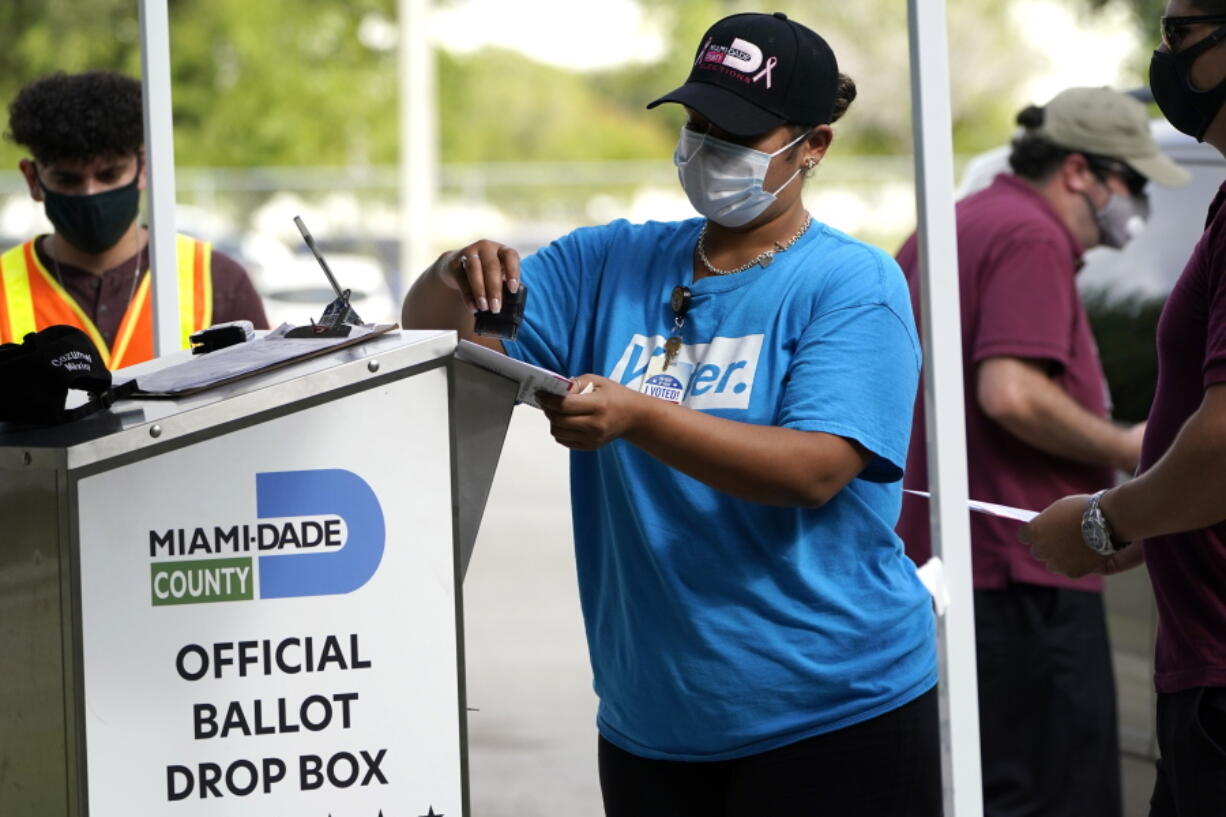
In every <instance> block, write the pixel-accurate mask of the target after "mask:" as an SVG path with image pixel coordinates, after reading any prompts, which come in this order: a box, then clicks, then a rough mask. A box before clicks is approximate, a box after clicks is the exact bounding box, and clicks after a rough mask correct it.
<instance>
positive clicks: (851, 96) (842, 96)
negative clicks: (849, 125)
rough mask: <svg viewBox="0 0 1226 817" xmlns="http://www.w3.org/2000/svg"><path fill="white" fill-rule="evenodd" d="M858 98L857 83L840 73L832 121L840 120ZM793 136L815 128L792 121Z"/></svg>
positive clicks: (790, 127) (790, 126) (832, 122)
mask: <svg viewBox="0 0 1226 817" xmlns="http://www.w3.org/2000/svg"><path fill="white" fill-rule="evenodd" d="M855 99H856V83H855V82H854V81H853V80H852V78H851V77H849V76H847V75H846V74H839V87H838V89H837V90H835V93H834V110H833V112H832V113H831V116H830V123H831V124H834V123H835V122H838V121H839V118H840V117H841V116H842V115H843V114H845V113H847V109H848V108H849V107H851V103H852V102H854V101H855ZM788 128H789V130H790V131H791V133H792V135H793V136H800V135H801V134H802V133H804V132H805V131H810V130H813V125H811V124H804V123H801V122H792V123H790V124H789V125H788Z"/></svg>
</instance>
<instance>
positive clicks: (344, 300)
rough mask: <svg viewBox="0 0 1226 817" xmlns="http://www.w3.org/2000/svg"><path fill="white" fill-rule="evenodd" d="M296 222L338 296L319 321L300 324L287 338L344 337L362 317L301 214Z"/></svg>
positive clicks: (359, 323)
mask: <svg viewBox="0 0 1226 817" xmlns="http://www.w3.org/2000/svg"><path fill="white" fill-rule="evenodd" d="M294 224H296V225H298V232H300V233H302V238H303V240H305V241H306V245H307V247H308V248H310V250H311V254H312V255H314V256H315V260H316V261H318V262H319V266H320V267H321V268H322V269H323V271H324V275H325V276H327V278H328V283H329V284H331V285H332V291H333V292H335V293H336V298H335V299H333V301H332V302H331V303H330V304H328V305H327V306H326V307H324V312H323V315H321V316H320V318H319V321H318V322H316V321H312V322H311V325H310V326H299V327H295V328H294V329H291V330H290V331H289V332H287V333H286V334H285V336H286V337H287V338H344V337H348V336H349V331H350V327H352V326H360V325H361V324H362V319H361V318H359V317H358V313H357V312H354V311H353V307H352V306H350V304H349V295H350V291H349V290H347V289H346V290H342V289H341V287H340V284H338V283H337V282H336V276H334V275H333V274H332V270H331V269H330V268H329V267H328V262H327V261H325V260H324V257H323V255H322V254H320V252H319V249H318V248H317V247H316V246H315V238H314V237H313V236H312V235H311V231H310V230H308V229H307V226H306V224H305V223H303V221H302V217H301V216H294Z"/></svg>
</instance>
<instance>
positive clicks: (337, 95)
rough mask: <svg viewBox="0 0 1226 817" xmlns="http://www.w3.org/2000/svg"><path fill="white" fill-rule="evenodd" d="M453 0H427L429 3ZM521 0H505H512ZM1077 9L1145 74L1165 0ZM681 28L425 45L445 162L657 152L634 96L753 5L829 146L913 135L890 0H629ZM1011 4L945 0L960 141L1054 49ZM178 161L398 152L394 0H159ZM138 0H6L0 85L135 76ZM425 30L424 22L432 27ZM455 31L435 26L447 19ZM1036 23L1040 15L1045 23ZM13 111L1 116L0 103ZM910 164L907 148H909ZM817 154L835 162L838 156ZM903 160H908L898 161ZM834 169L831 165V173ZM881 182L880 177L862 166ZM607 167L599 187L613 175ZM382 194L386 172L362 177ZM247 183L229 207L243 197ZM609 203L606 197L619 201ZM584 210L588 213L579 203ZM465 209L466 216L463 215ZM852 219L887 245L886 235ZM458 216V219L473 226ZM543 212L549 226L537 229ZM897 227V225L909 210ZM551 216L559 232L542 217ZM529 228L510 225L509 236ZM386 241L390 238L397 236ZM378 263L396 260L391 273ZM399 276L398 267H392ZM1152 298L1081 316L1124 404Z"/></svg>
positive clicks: (902, 30) (1132, 402)
mask: <svg viewBox="0 0 1226 817" xmlns="http://www.w3.org/2000/svg"><path fill="white" fill-rule="evenodd" d="M461 2H463V0H436V2H435V5H436V6H438V7H443V8H445V7H448V6H454V5H455V4H457V3H461ZM508 2H514V0H508ZM1063 2H1064V3H1065V4H1066V7H1067V8H1070V9H1076V11H1077V12H1078V13H1079V14H1081V15H1084V16H1085V17H1087V18H1089V17H1093V16H1094V15H1099V14H1105V13H1118V12H1120V11H1121V10H1123V11H1124V12H1125V13H1126V14H1127V15H1128V17H1129V19H1130V20H1131V21H1132V24H1133V25H1134V26H1135V30H1136V32H1137V34H1138V36H1139V43H1140V44H1141V47H1139V48H1138V49H1137V53H1136V54H1134V55H1132V56H1131V58H1130V59H1131V62H1132V64H1133V66H1134V67H1133V73H1134V74H1135V76H1136V77H1137V81H1138V84H1140V83H1143V82H1144V76H1145V69H1146V66H1147V64H1148V60H1149V48H1150V47H1151V45H1152V44H1154V43H1155V41H1156V39H1157V21H1158V17H1159V16H1160V14H1161V12H1162V9H1163V6H1164V2H1163V0H1063ZM639 3H640V6H641V7H642V8H643V9H644V11H645V14H646V15H647V17H648V19H649V20H650V21H651V22H653V23H655V24H656V25H657V26H658V27H659V29H660V30H661V31H662V32H664V41H665V42H667V43H672V44H674V45H673V46H672V47H669V48H665V49H664V53H663V55H662V56H661V57H660V58H659V59H656V60H654V61H651V62H642V61H634V58H635V57H638V56H641V55H637V54H635V53H634V51H633V49H634V48H635V47H636V44H635V42H633V41H631V42H615V43H610V45H609V47H610V48H621V49H627V57H628V61H627V62H626V64H625V65H624V66H622V67H620V68H618V69H616V70H600V71H586V72H583V71H574V70H567V69H563V68H558V67H554V66H553V65H549V64H546V63H544V62H538V61H534V60H532V59H531V58H529V57H527V56H525V55H524V54H523V53H521V52H517V51H512V50H510V49H503V48H497V47H491V48H481V49H478V50H475V51H473V52H471V53H463V54H462V53H453V52H451V51H448V50H446V49H443V48H440V49H438V50H437V52H436V53H437V75H438V89H439V90H438V101H439V129H440V133H439V145H440V159H441V161H442V162H443V164H444V165H450V166H454V167H462V166H464V165H476V164H479V163H497V162H520V163H532V162H554V163H558V162H568V161H570V162H584V161H608V160H625V159H640V160H652V161H657V162H661V163H662V165H663V164H664V163H666V162H667V158H668V157H669V156H671V153H672V149H673V145H674V144H675V140H676V132H677V128H678V127H679V126H680V122H681V119H682V110H681V109H680V108H679V106H672V105H669V106H663V107H662V108H661V109H659V110H657V111H654V112H650V113H648V112H647V111H645V110H644V108H643V106H644V105H645V104H646V103H647V102H648V101H650V100H651V99H654V98H655V97H656V96H659V95H660V94H661V93H664V92H666V91H668V90H670V89H672V88H673V87H675V86H676V85H678V84H680V82H681V81H683V79H684V77H685V76H686V74H687V73H688V71H689V68H690V65H691V62H692V60H693V54H694V49H695V48H696V46H697V45H698V41H699V38H700V37H701V34H702V32H703V31H704V30H705V29H706V27H707V26H709V25H710V23H711V22H713V21H714V20H716V19H718V18H720V17H722V16H724V15H726V14H730V13H735V12H738V11H745V10H747V9H755V10H764V11H775V10H779V11H784V12H786V13H788V14H789V16H792V17H793V18H795V19H797V20H800V21H802V22H805V23H806V24H808V25H810V26H811V27H812V28H814V29H816V30H818V31H819V32H821V33H822V34H823V36H825V37H826V39H827V40H828V41H829V42H830V44H831V46H832V48H833V49H834V51H835V53H836V54H837V55H838V58H839V63H840V68H841V70H842V71H843V72H844V73H847V74H849V75H850V76H851V77H852V78H853V79H854V80H855V81H856V84H857V86H858V89H859V98H858V99H857V101H856V103H855V104H854V105H853V106H852V109H851V112H850V113H849V115H848V116H847V118H846V119H845V120H843V121H842V122H840V123H839V125H838V126H837V130H838V131H839V140H838V143H837V147H838V150H839V152H840V153H843V154H847V155H859V156H865V157H882V158H883V159H885V158H887V157H891V156H907V155H909V154H910V153H911V151H912V144H911V122H910V116H911V111H910V105H909V99H910V88H909V75H910V66H909V50H908V35H907V25H906V4H905V3H904V2H903V0H855V2H823V3H818V4H815V3H813V2H812V0H776V2H773V3H770V4H754V3H746V2H743V1H741V0H639ZM573 7H574V13H573V15H570V16H568V17H566V18H565V19H553V20H549V21H548V22H547V24H548V25H550V26H553V27H554V28H555V29H556V30H557V31H558V33H559V36H565V32H566V31H567V30H568V28H569V27H573V26H582V25H584V24H585V20H584V3H582V2H576V3H574V4H573ZM1010 7H1011V4H1010V3H1007V2H1001V0H947V9H948V20H949V41H950V43H951V45H952V48H951V54H950V68H951V77H952V89H951V91H952V105H953V108H952V112H953V118H954V143H955V150H956V152H957V153H959V154H960V155H970V154H975V153H979V152H981V151H984V150H987V149H989V148H992V147H995V146H997V145H1000V144H1002V143H1003V142H1004V141H1005V139H1006V138H1007V135H1008V134H1009V133H1010V132H1011V131H1012V128H1013V122H1012V118H1013V116H1014V115H1015V113H1016V111H1017V109H1018V108H1019V107H1020V106H1021V105H1024V104H1025V103H1026V102H1042V101H1043V100H1025V99H1022V98H1021V95H1022V94H1023V93H1024V91H1023V90H1022V89H1023V88H1024V87H1025V84H1026V80H1027V79H1028V74H1029V73H1030V71H1029V70H1027V69H1028V68H1029V69H1031V70H1037V69H1038V68H1039V67H1041V66H1042V64H1043V60H1044V59H1050V58H1047V57H1044V56H1043V55H1040V54H1037V53H1035V52H1034V46H1033V45H1031V44H1029V43H1032V42H1033V38H1032V37H1027V36H1024V35H1027V34H1033V33H1034V32H1027V31H1022V30H1019V28H1020V27H1019V26H1018V24H1017V23H1016V21H1015V20H1014V19H1013V18H1012V17H1011V16H1010ZM169 10H170V24H171V60H172V69H171V70H172V73H173V78H172V79H173V99H174V118H175V143H176V160H177V163H178V164H179V165H181V166H188V167H190V166H198V167H205V168H223V169H224V168H234V169H235V170H241V169H243V168H261V167H262V168H267V167H277V166H280V167H284V168H287V169H292V168H309V167H311V166H319V167H323V166H330V167H361V166H383V167H387V166H390V165H393V164H394V163H395V162H396V159H397V151H398V136H397V127H398V117H397V115H396V109H397V106H398V104H399V96H398V77H397V73H398V70H399V65H398V54H397V43H396V36H397V29H396V14H397V2H396V0H169ZM137 13H138V12H137V0H0V99H3V100H5V102H6V104H7V101H8V100H10V99H12V97H13V95H14V94H15V93H16V91H17V90H18V88H19V87H20V86H21V85H23V84H25V83H26V82H28V81H30V80H32V79H35V78H37V77H40V76H44V75H46V74H49V73H52V72H54V71H60V70H62V71H68V72H75V71H82V70H87V69H91V68H109V69H116V70H120V71H124V72H126V73H129V74H131V75H133V76H138V75H139V74H140V71H141V65H140V42H139V21H138V16H137ZM436 33H437V32H436ZM456 33H457V32H448V34H456ZM1042 33H1043V32H1039V34H1040V35H1042ZM4 118H5V119H7V116H5V117H4ZM21 155H22V153H21V150H20V148H18V147H17V146H16V145H13V144H12V143H11V142H9V141H8V140H0V167H7V168H12V167H15V165H16V162H17V160H18V159H19V158H20V157H21ZM904 166H905V163H904ZM830 172H836V173H837V172H838V168H837V167H835V168H832V169H831V170H830V171H827V173H830ZM902 172H903V173H906V172H909V170H903V171H902ZM826 178H827V179H828V180H829V179H830V178H831V177H829V176H827V177H826ZM869 183H870V184H878V185H879V186H881V187H884V182H872V181H870V182H869ZM600 185H603V186H605V187H606V188H609V189H611V188H612V187H614V185H611V184H609V181H608V180H607V179H606V180H605V181H603V182H601V183H600ZM591 188H592V189H589V188H588V187H578V186H572V187H569V188H559V187H548V188H540V189H538V188H535V187H528V188H523V187H506V188H493V189H490V190H488V191H486V195H487V196H488V198H489V200H490V201H491V202H492V203H494V204H496V205H499V206H503V207H506V206H507V205H508V203H513V206H514V207H517V208H518V209H519V210H520V211H523V210H524V209H525V207H527V206H528V204H529V200H531V199H533V197H536V198H541V197H545V198H549V199H551V203H552V204H553V205H556V206H555V208H554V209H555V210H556V209H557V207H562V208H563V209H566V210H568V211H570V212H572V214H573V213H579V212H582V210H583V206H584V205H583V204H582V202H584V201H587V200H588V199H589V198H590V196H591V195H592V194H593V192H594V190H598V189H599V186H597V185H595V184H593V185H591ZM363 196H364V197H365V199H366V200H367V201H368V202H370V201H375V200H378V198H379V197H380V196H382V200H384V201H385V202H387V203H388V204H387V206H389V207H391V206H394V191H393V190H383V191H380V192H378V193H376V191H374V190H367V191H364V192H363ZM266 198H267V195H265V194H261V195H257V196H255V197H253V198H250V199H249V200H246V201H245V202H244V204H242V205H241V206H239V207H237V208H233V209H238V210H240V211H241V212H242V213H244V214H249V213H251V212H253V211H254V210H255V209H256V208H257V207H258V206H260V204H261V203H262V202H263V201H264V200H265V199H266ZM621 206H622V204H620V203H618V204H615V205H614V207H615V209H616V208H619V207H621ZM580 217H581V218H598V214H597V216H593V214H592V211H591V210H590V209H589V210H588V211H587V214H586V216H580ZM470 221H472V217H471V216H467V217H465V220H462V222H463V223H464V224H468V222H470ZM874 226H880V225H874V224H873V223H872V222H870V223H869V226H868V227H867V228H862V229H861V235H862V237H864V238H866V239H868V240H871V241H876V242H878V243H880V244H881V245H882V246H884V247H885V248H886V249H887V250H893V249H894V248H895V247H896V246H897V244H896V242H897V241H898V240H900V239H899V236H898V235H896V234H895V233H894V232H889V230H891V229H894V228H888V229H887V231H886V232H881V233H874V232H873V229H874ZM465 229H468V228H467V227H466V228H465ZM553 229H554V226H553V225H552V224H551V225H545V226H544V227H542V228H541V230H542V231H543V232H548V231H551V230H553ZM899 229H902V230H906V229H909V227H907V226H906V225H905V223H904V225H903V226H901V227H900V228H899ZM551 234H556V233H551ZM520 240H521V241H523V239H522V238H521V239H520ZM392 257H394V251H393V253H392ZM391 277H393V278H395V277H396V276H395V275H394V274H392V275H391ZM401 280H403V279H401ZM1161 303H1162V299H1160V298H1159V299H1152V298H1151V299H1143V298H1140V297H1137V298H1132V299H1123V300H1120V299H1111V298H1108V297H1107V296H1106V295H1105V294H1102V293H1100V294H1098V295H1095V296H1093V297H1091V299H1090V302H1089V307H1090V312H1091V318H1092V321H1093V323H1094V327H1095V330H1096V331H1097V333H1098V336H1099V341H1100V349H1101V350H1102V355H1103V359H1104V365H1105V367H1106V369H1107V372H1108V376H1109V380H1110V382H1111V389H1112V392H1113V396H1114V399H1115V404H1116V413H1117V416H1118V417H1119V418H1121V419H1126V420H1140V419H1142V418H1144V416H1145V415H1146V413H1147V412H1148V408H1149V402H1150V399H1151V397H1152V393H1153V378H1154V367H1155V366H1156V364H1155V363H1154V353H1153V325H1154V323H1155V322H1156V318H1157V314H1158V311H1159V310H1160V308H1161Z"/></svg>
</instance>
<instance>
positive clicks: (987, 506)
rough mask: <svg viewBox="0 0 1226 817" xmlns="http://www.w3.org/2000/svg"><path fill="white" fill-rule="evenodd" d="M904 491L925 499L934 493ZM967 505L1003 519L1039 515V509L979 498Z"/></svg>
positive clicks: (971, 500)
mask: <svg viewBox="0 0 1226 817" xmlns="http://www.w3.org/2000/svg"><path fill="white" fill-rule="evenodd" d="M903 492H904V493H908V494H914V495H915V496H922V497H924V498H925V499H931V498H932V495H931V494H929V493H928V492H927V491H913V490H911V489H910V488H903ZM966 504H967V506H968V507H969V508H970V509H971V510H972V511H977V512H978V513H986V514H988V515H990V516H999V517H1001V518H1002V519H1016V520H1017V521H1018V522H1029V521H1030V520H1031V519H1034V518H1035V517H1036V516H1038V515H1039V512H1038V511H1028V510H1025V509H1023V508H1013V507H1010V506H1009V505H997V504H996V503H995V502H981V501H979V500H978V499H968V500H967V501H966Z"/></svg>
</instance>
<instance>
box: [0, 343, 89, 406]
mask: <svg viewBox="0 0 1226 817" xmlns="http://www.w3.org/2000/svg"><path fill="white" fill-rule="evenodd" d="M69 389H81V390H83V391H87V392H89V393H91V394H92V395H94V396H95V400H92V401H90V403H87V404H86V405H85V406H81V407H79V408H76V409H65V407H64V405H65V402H66V400H67V397H68V390H69ZM110 393H111V372H110V370H109V369H107V368H106V365H105V364H104V363H103V362H102V359H101V356H100V355H99V354H98V349H97V347H95V346H94V344H93V341H91V340H90V339H89V336H88V335H86V334H85V333H84V332H82V331H81V330H80V329H78V328H76V327H75V326H64V325H57V326H49V327H47V328H46V329H43V330H42V331H41V332H31V333H29V334H28V335H26V336H25V339H24V340H23V341H22V343H20V344H17V343H5V344H3V345H0V422H8V423H28V424H34V425H54V424H57V423H64V422H67V421H69V420H75V419H76V418H77V417H82V416H84V415H86V414H89V413H92V412H93V411H97V410H98V409H99V408H103V407H104V405H103V402H101V401H100V400H99V399H97V398H99V397H101V396H106V395H109V394H110ZM109 404H110V403H109V401H107V402H106V403H105V405H109Z"/></svg>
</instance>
